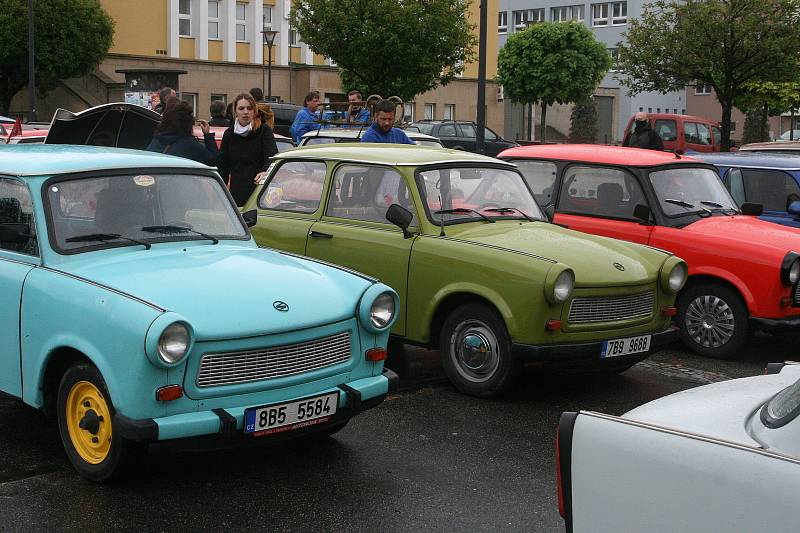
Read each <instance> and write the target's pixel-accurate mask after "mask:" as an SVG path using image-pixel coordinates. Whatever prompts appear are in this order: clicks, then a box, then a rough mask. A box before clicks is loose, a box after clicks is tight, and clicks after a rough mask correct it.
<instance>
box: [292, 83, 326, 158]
mask: <svg viewBox="0 0 800 533" xmlns="http://www.w3.org/2000/svg"><path fill="white" fill-rule="evenodd" d="M319 100H320V97H319V91H311V92H310V93H308V94H307V95H306V98H305V100H303V106H304V107H303V109H301V110H300V111H298V112H297V115H295V117H294V122H292V127H291V129H290V130H289V131H291V132H292V139H293V140H294V143H295V144H297V145H298V146H299V145H300V141H301V140H302V139H303V134H304V133H307V132H309V131H313V130H315V129H317V128H318V127H319V125H320V124H319V113H317V107H319Z"/></svg>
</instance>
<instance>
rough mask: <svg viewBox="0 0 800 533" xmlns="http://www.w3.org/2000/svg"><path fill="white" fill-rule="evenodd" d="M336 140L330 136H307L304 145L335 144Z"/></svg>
mask: <svg viewBox="0 0 800 533" xmlns="http://www.w3.org/2000/svg"><path fill="white" fill-rule="evenodd" d="M335 142H336V139H331V138H330V137H306V139H305V140H304V142H303V146H311V145H313V144H333V143H335Z"/></svg>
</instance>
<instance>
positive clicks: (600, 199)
mask: <svg viewBox="0 0 800 533" xmlns="http://www.w3.org/2000/svg"><path fill="white" fill-rule="evenodd" d="M622 197H623V191H622V185H620V184H619V183H601V184H600V185H598V186H597V209H598V211H599V213H600V214H602V215H619V211H620V206H621V204H622Z"/></svg>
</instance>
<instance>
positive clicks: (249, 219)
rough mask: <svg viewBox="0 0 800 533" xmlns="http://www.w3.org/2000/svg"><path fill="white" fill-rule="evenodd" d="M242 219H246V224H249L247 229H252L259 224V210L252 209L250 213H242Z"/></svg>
mask: <svg viewBox="0 0 800 533" xmlns="http://www.w3.org/2000/svg"><path fill="white" fill-rule="evenodd" d="M242 218H243V219H244V223H245V224H247V227H248V228H252V227H253V226H255V225H256V223H258V210H257V209H251V210H250V211H245V212H244V213H242Z"/></svg>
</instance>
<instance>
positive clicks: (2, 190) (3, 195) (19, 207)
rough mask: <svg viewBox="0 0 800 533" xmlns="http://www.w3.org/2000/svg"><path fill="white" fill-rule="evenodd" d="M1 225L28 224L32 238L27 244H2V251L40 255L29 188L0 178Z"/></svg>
mask: <svg viewBox="0 0 800 533" xmlns="http://www.w3.org/2000/svg"><path fill="white" fill-rule="evenodd" d="M0 224H28V225H29V227H30V229H29V230H28V233H30V234H31V236H30V237H29V238H28V240H27V241H25V242H21V243H18V242H2V241H0V249H2V250H10V251H12V252H19V253H22V254H27V255H38V254H39V249H38V242H37V239H36V235H35V234H36V225H35V224H34V221H33V204H32V203H31V196H30V193H29V192H28V188H27V187H25V185H24V184H23V183H21V182H19V181H16V180H10V179H6V178H0Z"/></svg>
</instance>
